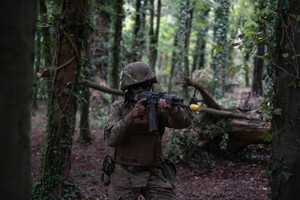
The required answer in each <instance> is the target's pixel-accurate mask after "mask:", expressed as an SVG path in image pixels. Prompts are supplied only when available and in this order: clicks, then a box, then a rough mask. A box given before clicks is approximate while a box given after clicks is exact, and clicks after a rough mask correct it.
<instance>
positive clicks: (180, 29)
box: [168, 0, 189, 92]
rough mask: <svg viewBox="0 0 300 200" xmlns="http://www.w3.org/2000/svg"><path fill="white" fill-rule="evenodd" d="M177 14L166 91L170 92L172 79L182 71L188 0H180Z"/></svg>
mask: <svg viewBox="0 0 300 200" xmlns="http://www.w3.org/2000/svg"><path fill="white" fill-rule="evenodd" d="M179 4H180V5H179V9H178V10H179V13H178V16H177V20H176V21H177V22H178V23H177V24H176V25H177V26H176V27H175V36H174V44H173V51H172V63H171V73H170V79H169V86H168V91H169V92H171V91H170V90H171V87H172V79H173V77H174V76H176V75H177V74H176V71H177V73H178V72H183V70H184V54H185V37H186V34H185V33H186V31H185V28H186V21H187V19H188V18H189V13H188V5H189V0H180V2H179Z"/></svg>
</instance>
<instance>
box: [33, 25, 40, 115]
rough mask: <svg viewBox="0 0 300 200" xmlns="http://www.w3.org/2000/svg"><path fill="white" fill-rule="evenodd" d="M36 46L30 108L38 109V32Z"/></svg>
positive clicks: (38, 33)
mask: <svg viewBox="0 0 300 200" xmlns="http://www.w3.org/2000/svg"><path fill="white" fill-rule="evenodd" d="M35 43H36V45H35V69H34V74H33V75H34V86H33V87H34V93H33V102H32V108H33V109H38V105H37V92H38V85H37V83H38V77H37V72H38V71H39V70H40V64H41V34H40V31H39V30H37V31H36V42H35Z"/></svg>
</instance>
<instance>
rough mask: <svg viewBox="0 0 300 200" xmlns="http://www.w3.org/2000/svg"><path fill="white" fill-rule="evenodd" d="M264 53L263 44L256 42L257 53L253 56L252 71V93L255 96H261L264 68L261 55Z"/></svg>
mask: <svg viewBox="0 0 300 200" xmlns="http://www.w3.org/2000/svg"><path fill="white" fill-rule="evenodd" d="M264 55H265V47H264V45H263V44H261V43H259V44H258V49H257V54H256V56H255V58H254V71H253V82H252V93H253V94H254V95H255V96H263V83H262V76H263V69H264V60H263V56H264Z"/></svg>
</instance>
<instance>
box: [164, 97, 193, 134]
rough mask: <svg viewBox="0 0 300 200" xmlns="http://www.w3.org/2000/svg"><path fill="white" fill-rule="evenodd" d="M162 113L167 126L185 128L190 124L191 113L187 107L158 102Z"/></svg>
mask: <svg viewBox="0 0 300 200" xmlns="http://www.w3.org/2000/svg"><path fill="white" fill-rule="evenodd" d="M160 107H161V111H162V112H163V113H164V115H163V123H164V125H165V126H166V127H169V128H176V129H180V128H186V127H188V126H190V125H191V113H190V111H189V110H188V109H186V108H182V107H172V108H170V107H171V106H170V105H165V102H160ZM168 109H169V111H168Z"/></svg>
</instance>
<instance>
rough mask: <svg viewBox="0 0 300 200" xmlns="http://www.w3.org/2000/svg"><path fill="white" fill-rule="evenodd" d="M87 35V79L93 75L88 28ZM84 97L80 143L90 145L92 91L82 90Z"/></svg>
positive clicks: (85, 54)
mask: <svg viewBox="0 0 300 200" xmlns="http://www.w3.org/2000/svg"><path fill="white" fill-rule="evenodd" d="M86 13H87V14H88V15H90V7H89V5H88V7H87V12H86ZM84 31H85V33H84V36H85V38H84V51H83V54H84V59H85V60H86V62H87V63H88V64H87V66H86V65H83V66H82V67H83V68H84V67H85V68H86V69H83V71H84V72H85V71H88V72H87V73H85V74H86V75H85V78H90V76H91V74H90V72H89V71H90V69H89V67H90V63H91V53H90V51H91V50H90V49H91V48H90V43H89V39H90V35H89V30H88V29H87V27H85V30H84ZM82 95H83V98H84V99H85V101H83V102H81V110H80V122H79V128H80V134H79V139H78V140H79V142H80V143H83V144H84V143H88V142H91V140H92V136H91V132H90V125H89V112H90V111H89V109H90V90H89V88H86V87H84V88H82Z"/></svg>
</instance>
